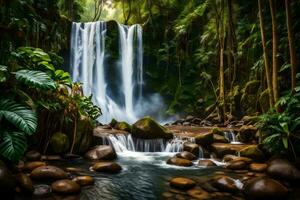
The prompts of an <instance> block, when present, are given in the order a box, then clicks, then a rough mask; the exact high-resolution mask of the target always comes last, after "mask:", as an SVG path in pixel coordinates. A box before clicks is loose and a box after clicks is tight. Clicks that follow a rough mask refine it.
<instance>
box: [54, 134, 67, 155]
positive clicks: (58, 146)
mask: <svg viewBox="0 0 300 200" xmlns="http://www.w3.org/2000/svg"><path fill="white" fill-rule="evenodd" d="M49 145H50V148H51V150H52V152H54V153H57V154H60V153H64V152H66V151H67V150H68V149H69V147H70V141H69V138H68V136H67V135H66V134H64V133H62V132H56V133H54V134H53V135H52V136H51V138H50V143H49Z"/></svg>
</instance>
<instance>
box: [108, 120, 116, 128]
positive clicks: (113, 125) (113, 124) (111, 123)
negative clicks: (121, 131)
mask: <svg viewBox="0 0 300 200" xmlns="http://www.w3.org/2000/svg"><path fill="white" fill-rule="evenodd" d="M117 123H118V121H117V120H116V119H115V118H113V119H112V120H111V122H110V123H109V125H110V126H111V127H115V126H116V124H117Z"/></svg>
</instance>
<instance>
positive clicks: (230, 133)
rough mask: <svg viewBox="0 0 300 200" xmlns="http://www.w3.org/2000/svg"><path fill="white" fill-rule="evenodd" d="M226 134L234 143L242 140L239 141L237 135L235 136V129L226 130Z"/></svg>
mask: <svg viewBox="0 0 300 200" xmlns="http://www.w3.org/2000/svg"><path fill="white" fill-rule="evenodd" d="M224 136H225V138H226V139H227V140H228V141H230V143H232V144H235V143H236V144H238V143H240V142H238V141H237V139H236V136H235V134H234V132H233V131H226V132H224Z"/></svg>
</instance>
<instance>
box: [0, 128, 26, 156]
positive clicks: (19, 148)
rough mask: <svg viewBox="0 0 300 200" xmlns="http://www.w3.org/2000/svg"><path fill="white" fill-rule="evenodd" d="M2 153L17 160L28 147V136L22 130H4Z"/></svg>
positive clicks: (0, 147)
mask: <svg viewBox="0 0 300 200" xmlns="http://www.w3.org/2000/svg"><path fill="white" fill-rule="evenodd" d="M1 139H2V142H1V144H0V154H1V155H3V156H4V157H6V158H8V159H10V160H12V161H14V162H17V161H18V160H20V159H21V157H22V156H23V154H24V152H25V151H26V149H27V142H26V137H25V135H24V134H23V133H21V132H3V133H2V134H1Z"/></svg>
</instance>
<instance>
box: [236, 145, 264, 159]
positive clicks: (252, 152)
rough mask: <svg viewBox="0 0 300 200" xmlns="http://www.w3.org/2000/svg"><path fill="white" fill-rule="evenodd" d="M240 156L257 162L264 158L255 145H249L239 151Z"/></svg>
mask: <svg viewBox="0 0 300 200" xmlns="http://www.w3.org/2000/svg"><path fill="white" fill-rule="evenodd" d="M240 155H241V156H244V157H248V158H251V159H253V160H258V161H261V160H264V158H265V155H264V153H263V152H262V151H261V150H260V149H259V148H258V146H257V145H250V146H248V147H246V148H244V149H241V151H240Z"/></svg>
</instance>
